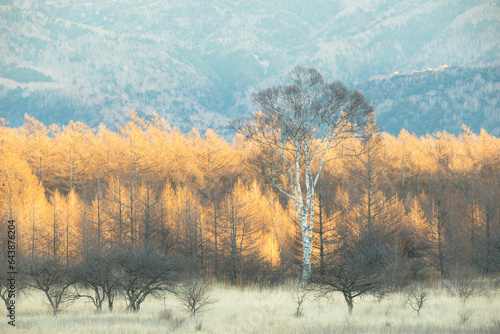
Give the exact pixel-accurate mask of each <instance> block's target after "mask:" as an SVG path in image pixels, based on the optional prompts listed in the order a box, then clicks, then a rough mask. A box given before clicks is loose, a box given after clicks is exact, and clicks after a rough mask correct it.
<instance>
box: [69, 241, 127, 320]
mask: <svg viewBox="0 0 500 334" xmlns="http://www.w3.org/2000/svg"><path fill="white" fill-rule="evenodd" d="M115 270H116V258H115V256H114V253H112V252H105V251H99V250H97V251H93V250H89V251H87V252H86V253H85V254H84V256H83V260H82V261H81V263H80V264H79V265H78V266H77V267H76V268H75V270H74V273H73V275H74V277H75V281H76V282H77V283H78V285H79V286H81V287H83V288H84V289H87V290H91V291H92V293H91V294H86V293H84V292H81V291H80V290H78V288H76V291H77V296H78V297H79V298H88V299H89V300H90V301H91V302H92V303H93V304H94V306H95V307H96V310H97V311H101V310H102V306H103V304H104V300H105V299H106V298H107V299H108V308H109V310H110V311H112V310H113V302H114V296H115V295H116V293H117V290H118V281H117V279H116V277H115V276H114V272H115Z"/></svg>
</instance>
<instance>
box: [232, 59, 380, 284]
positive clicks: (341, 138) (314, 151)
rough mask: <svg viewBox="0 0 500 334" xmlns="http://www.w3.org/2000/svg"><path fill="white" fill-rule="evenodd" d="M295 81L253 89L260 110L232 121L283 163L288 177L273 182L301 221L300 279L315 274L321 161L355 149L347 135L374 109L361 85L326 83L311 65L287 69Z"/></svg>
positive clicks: (358, 130)
mask: <svg viewBox="0 0 500 334" xmlns="http://www.w3.org/2000/svg"><path fill="white" fill-rule="evenodd" d="M289 79H290V80H291V83H290V84H289V85H286V86H277V87H271V88H268V89H266V90H263V91H261V92H258V93H256V94H255V95H254V102H255V103H256V105H257V106H258V107H260V111H258V112H256V113H255V114H254V117H253V118H251V119H246V120H245V119H240V120H235V121H233V123H232V125H233V128H235V129H236V130H237V131H238V132H240V133H242V134H243V135H244V136H245V137H246V138H247V139H249V140H252V141H254V142H255V143H257V145H259V146H260V147H262V148H268V149H271V150H273V151H274V152H276V153H277V154H278V155H279V157H280V158H281V159H282V160H283V163H284V165H285V173H284V177H285V178H286V182H285V184H284V185H279V184H278V182H277V180H276V179H275V178H273V183H274V186H275V187H276V188H277V189H278V190H279V191H280V192H282V193H283V194H285V196H287V197H288V198H289V199H290V200H291V201H292V202H293V203H294V205H295V211H296V212H297V216H298V218H299V221H300V225H301V232H302V246H303V247H302V255H303V271H302V279H301V284H302V285H305V284H307V282H308V280H309V277H310V276H311V251H312V239H313V221H314V195H315V193H314V190H315V187H316V184H317V182H318V180H319V175H320V174H321V170H322V168H323V166H324V165H325V164H326V163H327V162H328V161H330V160H333V159H338V158H341V157H342V156H346V155H353V154H355V153H356V152H353V151H352V150H350V149H349V146H346V147H345V149H341V150H336V151H339V152H340V153H339V154H337V155H334V156H331V155H329V154H328V152H329V151H331V149H332V148H335V147H342V148H344V144H345V143H346V142H347V141H348V139H349V138H353V137H356V136H358V135H361V129H362V128H363V127H364V125H365V124H366V123H368V122H370V121H371V120H372V114H373V109H372V107H371V106H369V105H368V103H367V101H366V99H365V98H364V97H363V95H362V94H361V93H360V92H358V91H350V90H349V89H348V88H347V87H346V86H344V85H343V84H342V83H340V82H332V83H327V82H325V80H324V79H323V77H322V76H321V74H320V73H319V72H318V71H317V70H316V69H313V68H303V67H296V68H295V69H293V70H292V71H291V72H290V73H289Z"/></svg>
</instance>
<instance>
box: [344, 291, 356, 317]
mask: <svg viewBox="0 0 500 334" xmlns="http://www.w3.org/2000/svg"><path fill="white" fill-rule="evenodd" d="M344 298H345V301H346V303H347V308H348V309H349V316H351V315H352V309H353V307H354V303H353V301H352V299H353V298H352V296H351V295H350V294H349V293H346V292H344Z"/></svg>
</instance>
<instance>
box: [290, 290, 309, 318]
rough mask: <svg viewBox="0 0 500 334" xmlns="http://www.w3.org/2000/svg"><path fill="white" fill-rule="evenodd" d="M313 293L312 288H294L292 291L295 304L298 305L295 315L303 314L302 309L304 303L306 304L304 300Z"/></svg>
mask: <svg viewBox="0 0 500 334" xmlns="http://www.w3.org/2000/svg"><path fill="white" fill-rule="evenodd" d="M310 293H311V290H309V289H307V288H300V287H299V288H297V289H294V290H293V291H292V293H291V294H292V298H293V300H294V302H295V304H296V305H297V308H296V310H295V316H296V317H301V316H302V311H303V307H302V305H303V304H304V302H305V301H306V299H307V298H308V297H309V295H310Z"/></svg>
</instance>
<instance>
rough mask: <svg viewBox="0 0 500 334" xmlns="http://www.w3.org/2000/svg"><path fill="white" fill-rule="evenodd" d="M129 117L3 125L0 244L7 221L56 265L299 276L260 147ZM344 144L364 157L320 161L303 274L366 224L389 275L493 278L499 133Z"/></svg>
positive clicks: (498, 252)
mask: <svg viewBox="0 0 500 334" xmlns="http://www.w3.org/2000/svg"><path fill="white" fill-rule="evenodd" d="M129 117H130V118H129V121H128V122H127V123H126V124H124V125H123V126H118V130H117V131H112V130H110V129H108V128H106V127H105V126H99V127H97V128H90V127H88V126H87V125H85V124H83V123H79V122H70V123H69V124H68V125H66V126H63V127H62V128H60V127H58V126H55V125H51V126H46V125H44V124H42V123H41V122H39V121H37V120H36V119H34V118H32V117H30V116H28V115H26V121H25V123H24V125H23V126H21V127H19V128H10V127H8V126H7V125H6V124H5V122H4V123H3V125H2V126H1V127H0V161H1V164H0V220H1V222H2V224H1V226H2V240H3V239H5V238H4V237H5V236H6V234H7V232H6V230H5V229H6V225H7V220H9V219H13V220H15V221H16V226H17V242H18V250H19V251H20V252H22V256H23V258H27V259H28V258H37V259H47V260H50V261H54V262H57V263H60V264H65V265H66V266H69V265H73V264H75V263H79V261H81V260H82V259H83V258H84V257H85V254H88V253H89V252H96V251H97V252H100V251H102V252H103V253H105V252H106V250H113V249H129V250H130V249H134V248H138V249H139V248H140V249H151V250H154V251H155V252H157V253H158V254H167V255H168V256H171V257H175V258H176V259H178V260H179V261H180V262H179V263H182V266H181V267H182V271H185V272H189V273H190V274H194V275H198V276H203V277H210V278H215V279H219V280H224V281H228V282H231V283H234V284H246V283H250V282H257V281H268V282H273V281H276V280H280V279H281V278H283V277H298V276H299V273H300V266H301V259H300V256H301V243H300V238H301V237H300V235H301V233H300V226H299V224H298V222H297V217H296V213H295V211H294V208H293V203H289V201H288V199H287V198H286V197H285V196H283V195H281V194H280V193H279V192H278V191H276V190H275V188H274V187H273V182H272V180H277V182H286V178H285V177H283V175H282V174H280V160H279V159H277V158H276V156H275V155H274V154H273V153H272V152H270V151H266V150H261V149H259V148H257V147H256V146H255V145H253V144H252V143H251V142H248V141H244V140H243V139H242V137H239V136H238V135H237V136H236V137H235V139H234V141H233V143H232V144H229V143H227V142H226V141H225V140H223V139H222V138H221V137H219V136H218V135H217V134H216V133H214V132H213V131H210V130H208V131H206V133H205V134H203V135H202V134H200V133H199V132H198V131H197V130H195V129H193V130H192V131H191V132H189V133H187V134H184V133H181V132H180V131H179V130H177V129H175V128H173V127H171V126H170V125H169V124H168V123H167V122H166V121H165V120H164V119H162V118H161V117H159V116H158V115H153V116H152V117H151V118H150V119H148V120H146V119H144V118H140V117H138V116H137V115H136V114H134V113H131V114H130V115H129ZM347 144H348V145H350V147H359V148H360V149H359V150H357V151H364V153H363V154H361V155H358V156H349V157H345V158H342V159H336V160H333V161H331V162H329V163H328V164H327V165H326V166H325V167H324V170H323V173H322V174H321V177H320V178H321V179H320V182H319V183H318V186H317V189H316V208H315V210H316V211H315V213H316V214H315V218H314V219H315V222H314V241H313V242H314V244H313V248H314V249H313V259H312V263H313V273H314V274H315V275H323V274H325V273H327V272H328V270H329V266H330V265H332V264H337V265H338V263H341V262H339V258H340V259H342V258H343V257H344V258H348V255H346V254H345V253H343V252H342V250H343V249H345V248H346V244H347V243H349V242H350V241H351V240H355V239H356V238H358V237H359V238H361V236H362V235H363V236H366V235H364V234H363V233H362V230H363V229H364V227H366V226H367V225H370V229H371V230H372V231H375V232H374V233H372V234H371V235H370V237H371V238H376V239H377V242H376V244H377V245H378V246H377V247H378V248H377V250H378V251H380V249H381V247H382V248H384V249H386V250H388V251H387V252H385V253H384V254H385V255H384V257H387V259H386V260H387V261H389V262H390V263H391V265H392V268H395V269H397V270H396V271H397V272H398V273H399V277H400V278H401V279H402V280H428V279H438V278H446V277H449V275H452V274H453V273H454V272H456V271H460V270H467V271H473V272H475V273H478V274H490V273H495V272H498V271H499V270H500V212H499V207H500V206H499V203H500V186H499V180H500V154H499V152H500V140H499V139H498V138H495V137H494V136H491V135H489V134H488V133H486V132H485V131H481V133H480V134H474V133H472V132H471V131H470V130H469V129H468V128H467V127H465V126H464V127H463V133H462V134H461V135H459V136H454V135H450V134H448V133H445V132H444V133H437V134H435V135H427V136H423V137H416V136H414V135H411V134H409V133H408V132H406V131H404V130H403V131H402V132H401V133H400V134H399V135H398V136H397V137H394V136H391V135H389V134H387V133H381V134H377V135H376V136H373V137H372V138H371V139H370V141H369V142H368V143H366V142H361V141H359V140H356V139H352V140H350V142H349V143H346V145H347ZM361 148H363V149H361ZM342 149H343V145H339V146H337V147H336V148H335V150H342ZM337 153H338V152H337ZM329 154H330V153H329ZM331 154H332V156H335V154H334V153H333V152H332V153H331ZM337 155H339V154H337ZM358 242H361V243H360V244H361V245H363V242H364V241H363V240H361V241H360V240H358ZM366 245H373V242H372V241H370V240H367V241H366ZM377 250H374V249H371V251H374V252H376V251H377Z"/></svg>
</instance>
